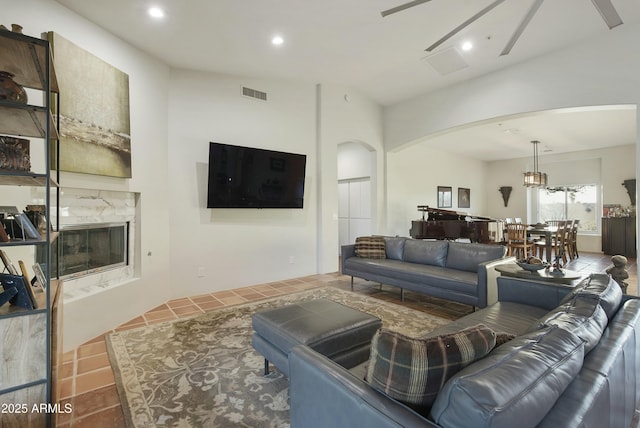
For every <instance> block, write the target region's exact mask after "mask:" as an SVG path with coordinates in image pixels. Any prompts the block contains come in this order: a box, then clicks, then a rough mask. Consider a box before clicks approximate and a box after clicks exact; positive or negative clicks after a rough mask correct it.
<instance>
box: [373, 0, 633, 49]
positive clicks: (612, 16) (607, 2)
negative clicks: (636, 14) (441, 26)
mask: <svg viewBox="0 0 640 428" xmlns="http://www.w3.org/2000/svg"><path fill="white" fill-rule="evenodd" d="M429 1H431V0H413V1H411V2H409V3H405V4H401V5H399V6H396V7H393V8H391V9H387V10H384V11H382V12H381V14H382V17H383V18H384V17H385V16H388V15H391V14H394V13H396V12H400V11H403V10H405V9H409V8H411V7H414V6H418V5H420V4H423V3H427V2H429ZM543 1H544V0H533V4H532V5H531V7H530V8H529V10H528V11H527V13H526V15H525V16H524V18H523V19H522V21H521V22H520V25H518V28H516V30H515V31H514V33H513V35H512V36H511V38H510V39H509V41H508V42H507V44H506V46H505V47H504V49H503V50H502V52H501V53H500V56H502V55H508V54H509V52H511V49H512V48H513V46H514V45H515V44H516V42H517V41H518V38H519V37H520V36H521V35H522V32H523V31H524V29H525V28H526V27H527V25H529V21H531V18H533V16H534V15H535V14H536V12H537V11H538V9H539V8H540V6H541V5H542V2H543ZM504 2H505V0H494V1H493V2H492V3H491V4H489V5H488V6H487V7H485V8H484V9H482V10H481V11H479V12H478V13H476V14H475V15H473V16H472V17H471V18H469V19H467V20H466V21H464V22H463V23H462V24H460V25H458V26H457V27H456V28H454V29H453V30H451V31H449V32H448V33H447V34H445V35H444V36H443V37H442V38H440V39H439V40H438V41H436V42H435V43H434V44H432V45H431V46H429V47H428V48H427V49H425V50H426V51H427V52H431V51H432V50H434V49H435V48H437V47H438V46H440V45H441V44H442V43H444V42H446V41H447V40H449V39H450V38H451V37H453V36H454V35H456V34H457V33H458V32H460V31H461V30H462V29H464V28H465V27H467V26H468V25H470V24H472V23H473V22H475V21H476V20H478V19H479V18H481V17H482V16H484V15H486V14H487V13H489V12H490V11H491V10H492V9H493V8H495V7H496V6H499V5H500V4H501V3H504ZM591 2H592V3H593V5H594V6H595V7H596V9H597V10H598V12H600V16H602V19H603V20H604V22H605V23H606V24H607V26H608V27H609V29H612V28H614V27H617V26H618V25H620V24H622V19H621V18H620V15H618V12H617V11H616V8H615V7H614V6H613V4H612V3H611V0H591Z"/></svg>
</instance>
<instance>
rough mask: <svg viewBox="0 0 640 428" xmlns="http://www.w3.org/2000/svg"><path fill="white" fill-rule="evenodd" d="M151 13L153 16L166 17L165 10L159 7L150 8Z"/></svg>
mask: <svg viewBox="0 0 640 428" xmlns="http://www.w3.org/2000/svg"><path fill="white" fill-rule="evenodd" d="M149 15H150V16H152V17H153V18H158V19H160V18H164V10H162V9H160V8H159V7H155V6H154V7H150V8H149Z"/></svg>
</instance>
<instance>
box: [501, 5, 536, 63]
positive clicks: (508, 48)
mask: <svg viewBox="0 0 640 428" xmlns="http://www.w3.org/2000/svg"><path fill="white" fill-rule="evenodd" d="M543 1H544V0H535V1H534V2H533V4H532V5H531V8H529V11H528V12H527V14H526V15H525V16H524V18H523V19H522V22H520V25H518V28H516V31H515V32H514V33H513V35H512V36H511V38H510V39H509V41H508V42H507V45H506V46H505V47H504V49H502V52H500V56H503V55H509V52H511V49H512V48H513V45H515V44H516V42H517V41H518V39H519V38H520V36H521V35H522V32H523V31H524V29H525V28H526V27H527V25H529V21H531V18H533V15H535V14H536V12H537V11H538V9H540V5H542V2H543Z"/></svg>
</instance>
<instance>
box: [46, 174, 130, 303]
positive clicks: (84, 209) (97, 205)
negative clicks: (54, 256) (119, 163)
mask: <svg viewBox="0 0 640 428" xmlns="http://www.w3.org/2000/svg"><path fill="white" fill-rule="evenodd" d="M137 199H138V198H137V197H136V193H133V192H120V191H111V190H91V189H75V188H64V187H63V188H61V189H60V227H61V228H62V227H64V226H69V225H86V224H99V223H125V222H129V245H128V257H127V258H128V260H129V264H128V265H126V266H120V267H116V268H113V269H109V270H104V271H101V272H98V273H90V274H88V275H85V276H81V277H77V278H68V279H65V280H64V300H65V302H70V301H74V300H77V299H82V298H83V297H87V296H89V295H93V294H96V293H99V292H101V291H104V290H105V289H108V288H111V287H115V286H119V285H122V284H125V283H127V282H129V281H131V280H132V279H133V278H134V274H135V257H134V254H135V251H136V245H137V243H136V240H135V236H136V201H137ZM51 204H52V206H53V205H55V199H53V198H52V200H51ZM52 208H53V209H52V211H53V213H52V214H53V215H55V207H52ZM52 220H53V221H54V222H55V220H54V219H52Z"/></svg>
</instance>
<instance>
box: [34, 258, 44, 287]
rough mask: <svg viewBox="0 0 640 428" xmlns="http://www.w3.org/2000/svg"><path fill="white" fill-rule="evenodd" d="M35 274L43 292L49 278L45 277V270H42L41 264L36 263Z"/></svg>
mask: <svg viewBox="0 0 640 428" xmlns="http://www.w3.org/2000/svg"><path fill="white" fill-rule="evenodd" d="M33 273H34V274H35V280H36V282H38V283H39V284H40V287H42V289H43V290H44V289H46V288H47V277H46V276H45V275H44V269H42V266H40V264H38V263H36V264H34V265H33Z"/></svg>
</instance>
